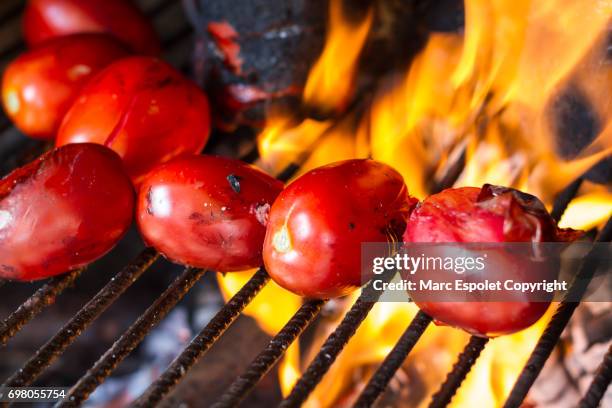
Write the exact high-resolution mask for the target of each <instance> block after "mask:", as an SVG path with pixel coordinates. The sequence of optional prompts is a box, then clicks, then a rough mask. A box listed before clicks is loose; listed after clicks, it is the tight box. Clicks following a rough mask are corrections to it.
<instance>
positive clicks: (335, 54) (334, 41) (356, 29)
mask: <svg viewBox="0 0 612 408" xmlns="http://www.w3.org/2000/svg"><path fill="white" fill-rule="evenodd" d="M342 3H343V1H342V0H331V1H330V2H329V29H328V31H327V39H326V43H325V47H324V49H323V53H322V54H321V56H320V57H319V60H318V61H317V62H316V63H315V65H314V67H313V68H312V70H311V72H310V74H309V75H308V80H307V81H306V87H305V88H304V102H305V103H306V105H308V106H316V107H317V108H319V109H324V110H326V111H327V110H332V111H334V110H339V109H342V108H344V107H345V106H346V103H347V102H348V100H349V97H350V96H351V94H352V92H353V90H354V86H353V81H354V79H355V72H356V68H357V58H358V57H359V54H360V53H361V47H362V45H363V43H364V42H365V40H366V38H367V35H368V32H369V31H370V27H371V25H372V20H373V16H374V13H373V12H372V9H369V10H368V11H367V13H366V15H365V17H364V18H363V19H362V20H361V21H358V22H357V23H355V24H353V23H351V21H350V20H349V19H347V18H346V13H345V12H344V10H343V7H342Z"/></svg>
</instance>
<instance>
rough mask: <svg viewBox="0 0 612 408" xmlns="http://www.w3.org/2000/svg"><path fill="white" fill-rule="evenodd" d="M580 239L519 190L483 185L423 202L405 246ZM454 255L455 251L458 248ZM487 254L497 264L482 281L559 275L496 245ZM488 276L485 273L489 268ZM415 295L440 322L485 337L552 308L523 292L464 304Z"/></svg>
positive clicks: (474, 297) (550, 266)
mask: <svg viewBox="0 0 612 408" xmlns="http://www.w3.org/2000/svg"><path fill="white" fill-rule="evenodd" d="M577 235H578V233H576V232H575V231H569V230H561V229H558V228H557V225H556V223H555V221H554V220H553V219H552V217H551V216H550V215H549V213H548V212H547V210H546V208H545V207H544V204H542V202H541V201H540V200H539V199H537V198H536V197H534V196H532V195H529V194H526V193H523V192H520V191H518V190H515V189H511V188H506V187H498V186H492V185H488V184H485V185H484V186H483V187H482V188H476V187H462V188H454V189H447V190H444V191H442V192H441V193H438V194H434V195H432V196H430V197H428V198H427V199H425V200H424V201H423V202H422V203H420V204H419V205H418V206H417V208H416V209H415V210H414V211H413V212H412V214H411V216H410V219H409V220H408V225H407V228H406V232H405V233H404V242H406V243H501V242H506V243H520V242H529V243H532V244H530V245H529V246H528V247H529V248H531V247H533V243H542V242H559V241H568V240H572V239H574V238H576V237H577ZM459 246H460V245H459ZM408 247H409V244H408ZM440 251H442V252H444V251H450V250H446V249H440ZM451 252H453V253H455V254H456V253H457V252H455V250H454V249H453V250H452V251H451ZM515 253H516V252H515ZM437 255H441V254H439V253H438V254H437ZM487 255H488V256H489V259H488V261H487V262H489V263H492V264H494V266H495V267H494V268H490V269H488V271H489V272H488V273H490V274H493V275H495V276H482V277H481V278H482V279H483V280H484V279H485V278H486V279H491V280H492V281H497V280H505V279H519V280H534V281H541V280H542V279H549V280H552V279H554V278H555V277H556V275H557V273H558V265H557V264H556V263H555V262H554V260H552V258H551V260H550V262H536V261H534V260H533V259H528V258H521V257H517V256H516V255H511V254H509V251H508V250H507V249H506V248H504V247H502V246H495V247H494V249H493V250H492V251H489V252H488V253H487ZM428 273H429V274H430V275H428V277H432V276H434V277H435V278H436V279H434V280H436V281H443V280H444V279H447V278H448V279H450V280H453V281H454V279H456V278H458V276H457V275H456V274H455V272H453V271H448V272H441V275H440V274H438V275H432V274H435V273H437V272H434V273H432V272H428ZM484 273H487V270H486V269H485V272H484ZM451 275H452V276H451ZM411 295H412V297H413V300H414V301H415V303H416V304H417V305H418V306H419V307H420V308H421V309H422V310H423V311H424V312H426V313H428V314H429V315H431V316H432V317H433V318H434V319H435V320H436V322H437V323H440V324H448V325H451V326H455V327H459V328H462V329H464V330H466V331H467V332H469V333H471V334H474V335H477V336H483V337H484V336H488V337H493V336H498V335H502V334H509V333H513V332H516V331H519V330H522V329H524V328H526V327H529V326H530V325H532V324H533V323H535V322H536V321H537V320H538V319H539V318H540V317H541V316H542V315H543V314H544V313H545V311H546V310H547V308H548V306H549V304H550V301H549V298H547V299H544V298H543V299H542V300H538V301H532V300H533V299H528V298H526V297H525V296H524V295H523V294H521V293H516V294H512V295H504V301H495V299H494V298H493V299H492V298H491V297H490V294H489V293H485V292H482V293H481V292H478V293H474V294H469V295H465V301H463V302H456V301H444V302H440V301H428V300H427V295H424V294H423V293H422V292H419V291H412V292H411ZM498 298H499V297H498ZM483 299H487V301H482V300H483ZM515 299H516V301H515ZM478 300H481V301H478Z"/></svg>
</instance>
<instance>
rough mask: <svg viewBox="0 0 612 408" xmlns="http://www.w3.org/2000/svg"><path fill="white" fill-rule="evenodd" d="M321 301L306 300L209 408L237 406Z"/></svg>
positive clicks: (280, 354) (297, 334)
mask: <svg viewBox="0 0 612 408" xmlns="http://www.w3.org/2000/svg"><path fill="white" fill-rule="evenodd" d="M324 304H325V301H323V300H307V301H306V302H305V303H304V304H303V305H302V307H300V309H299V310H298V311H297V312H296V313H295V314H294V315H293V317H292V318H291V319H290V320H289V321H288V322H287V324H286V325H285V326H284V327H283V328H282V329H281V330H280V331H279V332H278V333H277V334H276V336H274V338H273V339H272V340H270V343H268V345H267V346H266V348H265V349H264V350H263V351H262V352H261V353H260V354H259V355H258V356H257V357H256V358H255V359H254V360H253V362H252V363H251V364H250V365H249V367H248V368H247V370H246V371H245V372H244V374H242V375H241V376H240V377H238V378H237V379H236V380H235V381H234V382H233V383H232V385H230V387H229V388H228V389H227V391H226V392H225V393H224V394H223V395H222V396H221V398H219V401H218V402H216V403H215V404H214V405H213V406H212V408H230V407H237V406H238V404H240V402H241V401H242V400H243V399H244V398H245V397H246V396H247V395H248V394H249V393H250V392H251V390H252V389H253V388H254V387H255V385H257V383H258V382H259V381H260V380H261V379H262V378H263V377H264V375H266V373H268V371H270V369H271V368H272V367H273V366H274V364H276V362H278V360H279V359H280V358H281V357H282V356H283V354H285V351H286V350H287V348H288V347H289V346H290V345H291V344H292V343H293V342H294V341H295V340H296V339H297V338H298V336H299V335H300V334H301V333H302V332H303V331H304V329H306V327H308V325H309V324H310V323H311V322H312V321H313V320H314V318H315V317H316V316H317V315H318V314H319V312H320V311H321V308H322V307H323V305H324Z"/></svg>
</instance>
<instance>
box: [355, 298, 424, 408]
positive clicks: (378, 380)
mask: <svg viewBox="0 0 612 408" xmlns="http://www.w3.org/2000/svg"><path fill="white" fill-rule="evenodd" d="M429 323H431V317H429V316H428V315H426V314H425V313H424V312H423V311H420V310H419V312H418V313H417V314H416V316H414V318H413V319H412V322H410V325H409V326H408V328H407V329H406V331H404V334H402V337H400V339H399V340H398V342H397V343H396V344H395V346H394V347H393V350H391V352H390V353H389V354H388V355H387V357H385V359H384V361H383V362H382V364H381V365H380V367H378V369H377V370H376V372H375V373H374V375H373V376H372V378H370V381H368V384H367V385H366V387H365V389H364V390H363V391H362V393H361V395H360V396H359V398H358V399H357V402H356V403H355V405H354V407H355V408H366V407H371V406H372V405H373V404H374V403H375V402H376V400H377V399H378V397H379V396H380V394H382V392H383V391H384V390H385V388H387V385H389V382H390V381H391V379H392V378H393V376H394V375H395V373H396V372H397V370H398V369H399V368H400V367H401V365H402V364H403V362H404V361H405V360H406V357H407V356H408V354H410V352H411V351H412V349H413V347H414V345H415V344H416V343H417V341H419V339H420V338H421V336H422V335H423V333H424V332H425V329H427V327H428V326H429Z"/></svg>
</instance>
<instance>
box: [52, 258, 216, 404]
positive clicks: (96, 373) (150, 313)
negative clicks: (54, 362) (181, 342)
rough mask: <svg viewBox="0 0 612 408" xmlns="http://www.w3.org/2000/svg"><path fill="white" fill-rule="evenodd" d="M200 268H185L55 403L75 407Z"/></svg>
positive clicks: (184, 289)
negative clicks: (64, 396)
mask: <svg viewBox="0 0 612 408" xmlns="http://www.w3.org/2000/svg"><path fill="white" fill-rule="evenodd" d="M203 274H204V270H202V269H195V268H186V269H185V270H184V271H183V273H182V274H181V275H180V276H178V277H177V278H176V279H175V280H174V282H172V284H171V285H170V286H169V287H168V289H166V290H165V291H164V293H163V294H162V295H161V296H160V297H159V298H158V299H157V300H156V301H155V302H154V303H153V304H152V305H151V306H150V307H149V308H148V309H147V310H146V311H145V313H144V314H143V315H142V316H141V317H140V318H138V320H136V322H135V323H134V324H133V325H132V326H130V328H129V329H128V330H127V331H126V332H125V333H123V335H122V336H121V337H120V338H119V340H117V341H116V342H115V344H113V346H112V347H111V348H110V349H108V350H107V351H106V353H104V354H103V355H102V357H101V358H100V359H99V360H98V361H97V362H96V363H95V364H94V366H93V367H92V368H91V369H89V370H88V371H87V373H86V374H85V375H84V376H83V377H81V378H80V379H79V381H78V382H77V383H76V384H75V385H74V386H73V387H72V388H71V389H70V391H69V392H68V395H67V397H66V399H64V400H62V401H60V402H59V403H58V404H57V405H56V406H60V407H76V406H79V405H81V403H82V402H83V401H84V400H85V399H87V397H88V396H89V395H90V394H91V393H92V392H93V391H94V390H95V389H96V388H97V387H98V386H99V385H100V384H101V383H102V382H103V381H104V380H105V379H106V377H108V376H109V375H110V374H111V373H112V372H113V370H114V369H115V368H116V367H117V365H119V363H120V362H121V361H123V359H124V358H125V357H127V356H128V355H129V354H130V353H131V352H132V350H134V349H135V348H136V346H137V345H138V344H140V343H141V342H142V340H143V339H144V337H145V336H146V335H147V334H149V332H150V331H151V330H152V329H153V328H154V327H155V326H156V325H157V324H158V323H159V322H160V321H161V320H162V319H163V318H164V317H166V315H167V314H168V312H169V311H170V310H171V309H172V308H173V307H174V306H176V304H177V303H178V302H179V301H180V300H181V299H182V298H183V297H184V296H185V295H186V294H187V292H188V291H189V289H191V288H192V287H193V285H195V284H196V282H197V281H198V280H199V279H200V278H201V277H202V275H203Z"/></svg>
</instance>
